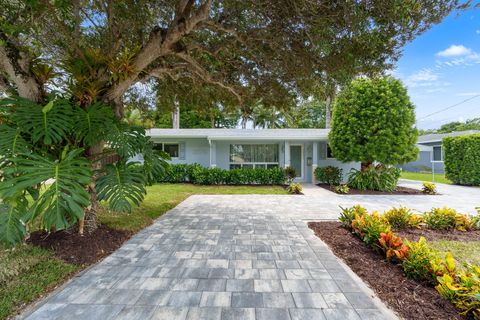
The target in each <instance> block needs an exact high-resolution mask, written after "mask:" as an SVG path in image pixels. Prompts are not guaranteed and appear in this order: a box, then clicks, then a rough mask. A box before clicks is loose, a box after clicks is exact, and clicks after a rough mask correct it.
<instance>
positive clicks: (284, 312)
mask: <svg viewBox="0 0 480 320" xmlns="http://www.w3.org/2000/svg"><path fill="white" fill-rule="evenodd" d="M255 315H256V318H255V319H256V320H290V314H289V313H288V309H279V308H275V309H270V308H268V309H267V308H257V309H255Z"/></svg>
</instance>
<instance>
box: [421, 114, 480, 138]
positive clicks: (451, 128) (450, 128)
mask: <svg viewBox="0 0 480 320" xmlns="http://www.w3.org/2000/svg"><path fill="white" fill-rule="evenodd" d="M466 130H480V118H473V119H469V120H466V121H465V122H461V121H452V122H448V123H445V124H443V125H441V126H440V128H438V129H429V130H420V134H429V133H449V132H455V131H466Z"/></svg>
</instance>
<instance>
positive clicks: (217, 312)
mask: <svg viewBox="0 0 480 320" xmlns="http://www.w3.org/2000/svg"><path fill="white" fill-rule="evenodd" d="M221 318H222V308H190V309H189V310H188V314H187V320H220V319H221Z"/></svg>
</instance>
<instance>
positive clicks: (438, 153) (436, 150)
mask: <svg viewBox="0 0 480 320" xmlns="http://www.w3.org/2000/svg"><path fill="white" fill-rule="evenodd" d="M432 161H434V162H442V161H443V153H442V146H434V147H433V154H432Z"/></svg>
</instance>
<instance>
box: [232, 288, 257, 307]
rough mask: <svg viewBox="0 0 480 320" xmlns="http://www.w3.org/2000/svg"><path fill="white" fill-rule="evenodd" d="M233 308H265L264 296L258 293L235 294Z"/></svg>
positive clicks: (233, 295) (233, 294)
mask: <svg viewBox="0 0 480 320" xmlns="http://www.w3.org/2000/svg"><path fill="white" fill-rule="evenodd" d="M232 307H234V308H261V307H263V296H262V294H261V293H256V292H233V293H232Z"/></svg>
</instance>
